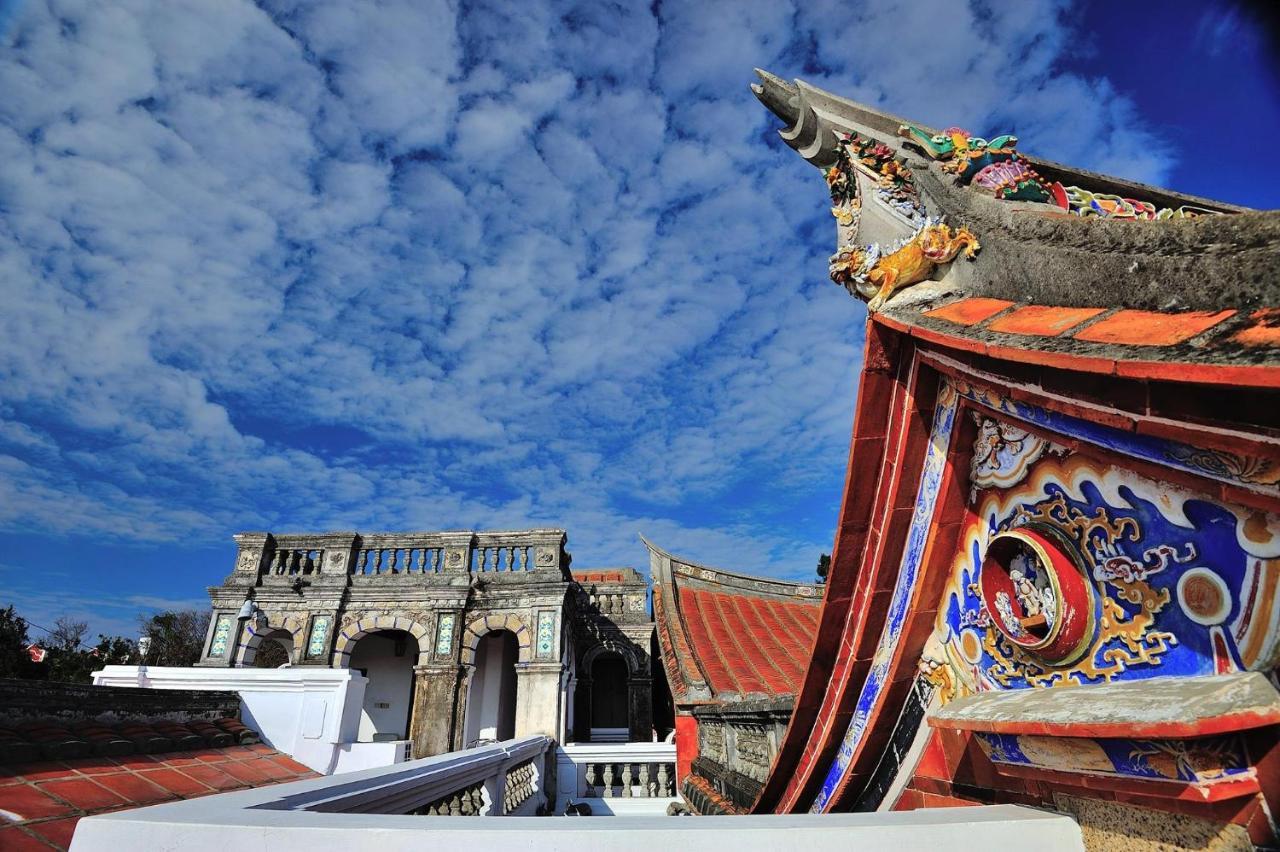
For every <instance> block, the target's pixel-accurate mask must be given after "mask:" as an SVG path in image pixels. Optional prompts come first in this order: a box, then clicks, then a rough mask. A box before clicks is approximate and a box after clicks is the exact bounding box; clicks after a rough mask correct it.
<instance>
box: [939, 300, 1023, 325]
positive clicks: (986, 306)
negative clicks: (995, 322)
mask: <svg viewBox="0 0 1280 852" xmlns="http://www.w3.org/2000/svg"><path fill="white" fill-rule="evenodd" d="M1012 304H1013V302H1006V301H1005V300H1004V299H987V298H984V297H981V296H973V297H970V298H968V299H961V300H960V301H958V302H952V303H951V304H949V305H944V306H943V307H941V308H936V309H934V310H932V311H925V314H924V315H925V316H927V317H930V318H932V319H941V320H946V321H947V322H953V323H956V324H957V325H977V324H978V323H980V322H982V321H983V320H985V319H989V318H990V317H993V316H995V315H996V314H998V313H1000V312H1001V311H1003V310H1004V309H1005V308H1008V307H1009V306H1010V305H1012Z"/></svg>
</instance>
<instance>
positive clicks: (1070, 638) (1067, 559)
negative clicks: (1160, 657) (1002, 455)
mask: <svg viewBox="0 0 1280 852" xmlns="http://www.w3.org/2000/svg"><path fill="white" fill-rule="evenodd" d="M1079 564H1080V563H1079V559H1078V558H1077V557H1076V556H1075V553H1074V548H1073V547H1072V546H1071V545H1070V543H1069V542H1067V540H1066V538H1065V537H1064V536H1062V535H1061V534H1059V533H1058V532H1057V531H1056V530H1054V529H1053V528H1052V527H1048V526H1046V525H1042V524H1027V525H1026V526H1023V527H1019V528H1018V529H1016V530H1009V531H1008V532H1002V533H998V534H997V535H995V536H993V537H992V538H991V542H990V543H989V544H988V545H987V552H986V555H985V556H984V557H983V562H982V574H981V577H980V579H979V584H978V588H979V591H980V592H981V595H982V602H983V605H984V606H985V607H986V609H987V613H988V614H989V615H990V616H991V622H992V624H994V625H995V628H996V629H997V630H999V631H1000V632H1001V633H1002V634H1004V636H1005V638H1007V639H1008V640H1009V641H1010V642H1013V643H1014V644H1015V645H1017V646H1018V647H1020V648H1023V649H1025V650H1027V651H1030V652H1032V653H1034V654H1035V655H1036V656H1037V657H1039V658H1040V659H1042V660H1044V661H1045V662H1046V663H1049V664H1050V665H1062V664H1065V663H1069V662H1072V661H1073V660H1075V659H1077V658H1079V656H1080V655H1081V654H1082V653H1084V650H1085V648H1086V647H1087V646H1088V643H1089V641H1090V640H1091V639H1092V638H1093V633H1094V628H1095V619H1094V615H1093V586H1092V585H1091V584H1090V583H1089V581H1088V579H1087V578H1086V577H1085V575H1084V572H1083V571H1082V570H1081V569H1080V567H1079Z"/></svg>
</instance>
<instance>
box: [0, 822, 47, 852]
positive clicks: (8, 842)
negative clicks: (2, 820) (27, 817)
mask: <svg viewBox="0 0 1280 852" xmlns="http://www.w3.org/2000/svg"><path fill="white" fill-rule="evenodd" d="M54 848H57V847H54V846H50V845H49V844H48V843H45V842H44V841H43V840H37V839H36V838H34V837H32V836H31V835H30V834H27V833H26V832H25V831H23V830H22V829H20V828H18V827H17V826H10V827H8V828H0V849H3V850H4V852H33V850H34V852H49V850H50V849H54Z"/></svg>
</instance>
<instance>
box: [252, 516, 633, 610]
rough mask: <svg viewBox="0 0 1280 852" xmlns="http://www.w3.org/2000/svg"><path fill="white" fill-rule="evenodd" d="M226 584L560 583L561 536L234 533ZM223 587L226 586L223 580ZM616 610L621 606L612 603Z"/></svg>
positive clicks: (563, 565) (542, 532) (549, 532)
mask: <svg viewBox="0 0 1280 852" xmlns="http://www.w3.org/2000/svg"><path fill="white" fill-rule="evenodd" d="M235 538H236V542H237V544H238V545H239V553H238V554H237V556H236V568H235V572H234V573H233V574H232V577H233V578H234V577H237V576H240V577H255V576H256V577H260V578H262V579H263V580H265V581H274V580H275V578H292V581H293V582H296V580H297V579H298V578H307V579H308V581H309V582H310V581H315V580H317V579H318V578H323V579H322V580H319V581H320V582H322V583H325V584H328V583H330V582H332V581H333V578H340V577H343V576H350V577H353V578H360V582H377V581H376V580H373V579H372V578H382V577H404V576H413V575H424V574H425V575H435V574H466V573H485V574H515V573H519V574H523V573H526V572H534V571H543V572H555V573H557V574H560V575H564V574H565V573H566V572H567V570H568V567H569V562H570V556H569V553H568V552H567V551H566V550H565V547H564V546H565V542H566V535H565V532H564V530H558V529H532V530H513V531H494V532H469V531H460V532H420V533H317V534H287V535H275V534H272V533H240V534H239V535H237V536H236V537H235ZM229 579H230V578H229ZM619 606H621V602H619Z"/></svg>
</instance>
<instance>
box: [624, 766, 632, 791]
mask: <svg viewBox="0 0 1280 852" xmlns="http://www.w3.org/2000/svg"><path fill="white" fill-rule="evenodd" d="M622 798H624V799H630V798H631V764H630V763H624V764H622Z"/></svg>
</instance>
